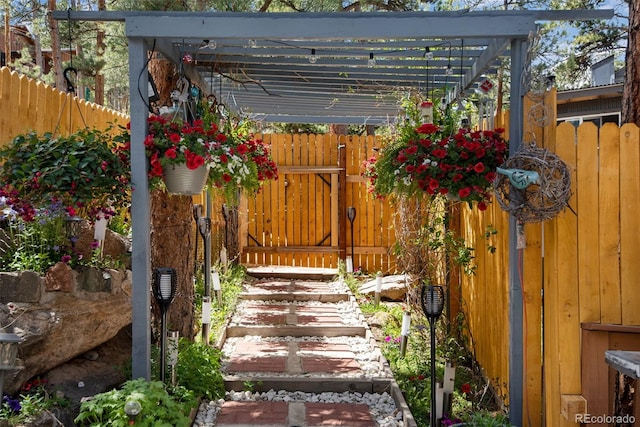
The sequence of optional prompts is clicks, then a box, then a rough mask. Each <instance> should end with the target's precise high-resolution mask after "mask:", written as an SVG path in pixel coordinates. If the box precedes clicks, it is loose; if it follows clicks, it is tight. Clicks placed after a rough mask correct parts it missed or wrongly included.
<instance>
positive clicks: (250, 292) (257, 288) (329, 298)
mask: <svg viewBox="0 0 640 427" xmlns="http://www.w3.org/2000/svg"><path fill="white" fill-rule="evenodd" d="M239 297H240V299H245V300H264V301H320V302H339V301H348V300H349V299H350V292H349V289H348V288H347V287H346V286H345V285H344V284H343V283H341V282H320V281H313V280H305V281H301V280H278V279H264V280H259V281H255V282H253V283H249V284H246V285H245V286H244V287H243V292H242V293H241V294H240V296H239Z"/></svg>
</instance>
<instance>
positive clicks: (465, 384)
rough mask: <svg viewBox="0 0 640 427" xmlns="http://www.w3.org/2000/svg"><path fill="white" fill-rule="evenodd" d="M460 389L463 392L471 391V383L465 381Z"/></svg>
mask: <svg viewBox="0 0 640 427" xmlns="http://www.w3.org/2000/svg"><path fill="white" fill-rule="evenodd" d="M460 391H461V392H462V393H463V394H467V393H471V385H469V384H468V383H464V384H462V385H461V386H460Z"/></svg>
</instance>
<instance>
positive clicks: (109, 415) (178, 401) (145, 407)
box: [74, 379, 197, 427]
mask: <svg viewBox="0 0 640 427" xmlns="http://www.w3.org/2000/svg"><path fill="white" fill-rule="evenodd" d="M129 401H137V402H138V403H140V406H141V411H140V413H139V415H137V417H136V418H135V424H136V425H137V426H140V427H182V426H184V427H189V426H190V425H191V419H190V418H189V416H188V415H189V413H190V410H191V408H193V407H195V406H196V404H197V399H196V398H195V397H194V394H193V393H192V392H190V391H187V390H185V389H184V387H178V388H176V389H174V390H172V391H171V393H170V392H169V390H168V389H167V387H166V386H165V384H163V383H162V382H160V381H151V382H149V381H146V380H144V379H136V380H130V381H127V382H125V383H124V384H123V385H122V387H121V388H119V389H116V390H111V391H109V392H106V393H100V394H97V395H95V396H93V397H92V398H91V400H87V401H85V402H82V404H81V406H80V414H79V415H78V416H77V417H76V419H75V420H74V422H75V423H77V424H78V425H80V426H91V427H107V426H108V427H125V426H128V425H129V416H128V415H127V414H126V413H125V411H124V407H125V404H126V403H127V402H129Z"/></svg>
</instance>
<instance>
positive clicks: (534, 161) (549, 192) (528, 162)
mask: <svg viewBox="0 0 640 427" xmlns="http://www.w3.org/2000/svg"><path fill="white" fill-rule="evenodd" d="M496 171H497V172H498V174H497V175H496V179H495V181H494V182H493V186H494V190H495V195H496V200H497V201H498V204H499V205H500V208H502V210H504V211H506V212H509V213H510V214H511V215H513V216H514V217H515V218H516V219H518V221H519V222H522V223H527V222H540V221H545V220H547V219H551V218H553V217H555V216H556V215H557V214H559V213H560V212H561V211H562V210H564V209H565V208H566V207H567V206H569V199H570V198H571V172H570V171H569V168H568V167H567V165H566V164H565V163H564V162H563V161H562V159H561V158H560V157H558V156H557V155H556V154H555V153H552V152H550V151H549V150H547V149H545V148H539V147H536V146H535V144H531V145H530V146H528V147H526V148H524V149H522V150H520V151H519V152H518V153H516V154H515V155H513V156H512V157H510V158H509V159H507V161H506V162H504V164H502V165H501V166H500V167H499V168H497V170H496Z"/></svg>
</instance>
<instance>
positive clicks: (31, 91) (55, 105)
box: [0, 67, 128, 144]
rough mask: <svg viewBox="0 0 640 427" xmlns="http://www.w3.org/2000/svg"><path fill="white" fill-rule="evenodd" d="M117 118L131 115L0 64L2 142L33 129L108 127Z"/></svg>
mask: <svg viewBox="0 0 640 427" xmlns="http://www.w3.org/2000/svg"><path fill="white" fill-rule="evenodd" d="M115 121H119V122H120V123H121V124H126V122H127V121H128V118H127V116H126V115H124V114H120V113H118V112H116V111H113V110H110V109H108V108H105V107H103V106H100V105H97V104H93V103H90V102H86V101H84V100H81V99H79V98H77V97H75V96H73V94H70V93H65V92H60V91H59V90H57V89H55V88H53V87H51V86H48V85H46V84H44V83H42V82H36V81H35V80H32V79H30V78H28V77H25V76H22V75H19V74H18V73H15V72H12V71H11V70H10V69H9V68H7V67H2V68H0V144H6V143H8V142H9V141H11V140H12V139H13V138H14V137H15V136H16V135H18V134H21V133H25V132H29V131H32V130H33V131H36V132H38V133H44V132H51V133H54V134H60V135H67V134H69V133H71V132H73V131H76V130H78V129H80V128H84V127H89V128H94V127H95V128H98V129H105V128H106V127H107V126H108V124H109V123H111V122H115Z"/></svg>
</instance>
